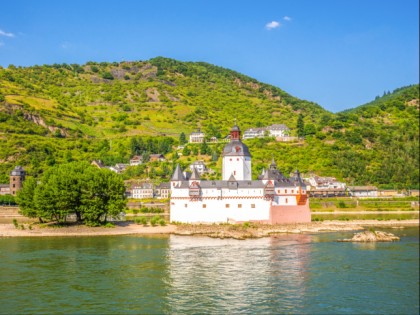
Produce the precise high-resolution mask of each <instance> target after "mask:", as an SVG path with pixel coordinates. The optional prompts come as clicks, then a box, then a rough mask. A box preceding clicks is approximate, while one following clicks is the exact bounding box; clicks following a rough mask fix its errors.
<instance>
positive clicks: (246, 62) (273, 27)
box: [0, 0, 419, 112]
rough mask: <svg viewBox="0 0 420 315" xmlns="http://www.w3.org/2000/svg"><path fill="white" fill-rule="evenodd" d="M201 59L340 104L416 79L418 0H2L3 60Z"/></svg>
mask: <svg viewBox="0 0 420 315" xmlns="http://www.w3.org/2000/svg"><path fill="white" fill-rule="evenodd" d="M156 56H164V57H169V58H174V59H177V60H181V61H205V62H208V63H212V64H215V65H218V66H222V67H225V68H229V69H232V70H235V71H238V72H241V73H243V74H246V75H249V76H251V77H254V78H256V79H257V80H260V81H262V82H265V83H268V84H272V85H275V86H278V87H280V88H281V89H283V90H285V91H286V92H288V93H290V94H292V95H293V96H296V97H299V98H301V99H306V100H309V101H313V102H316V103H318V104H320V105H321V106H322V107H324V108H326V109H327V110H330V111H333V112H337V111H340V110H344V109H348V108H353V107H356V106H359V105H362V104H364V103H366V102H369V101H371V100H373V99H374V98H375V96H377V95H382V94H383V92H384V91H392V90H394V89H395V88H399V87H402V86H406V85H410V84H417V83H419V1H418V0H260V1H256V0H253V1H248V0H230V1H229V0H223V1H222V0H211V1H210V0H202V1H200V0H179V1H175V0H154V1H140V0H137V1H134V0H133V1H124V0H120V1H88V0H84V1H79V0H72V1H56V0H54V1H47V0H44V1H29V0H28V1H21V0H13V1H2V2H1V3H0V65H1V66H3V67H7V66H8V65H9V64H14V65H16V66H31V65H35V64H38V65H41V64H52V63H79V64H83V63H85V62H87V61H111V62H112V61H123V60H126V61H129V60H147V59H150V58H153V57H156Z"/></svg>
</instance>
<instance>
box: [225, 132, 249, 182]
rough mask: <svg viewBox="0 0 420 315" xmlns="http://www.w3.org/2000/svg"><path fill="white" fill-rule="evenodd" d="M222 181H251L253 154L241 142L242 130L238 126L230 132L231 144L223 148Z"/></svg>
mask: <svg viewBox="0 0 420 315" xmlns="http://www.w3.org/2000/svg"><path fill="white" fill-rule="evenodd" d="M222 157H223V166H222V179H223V180H229V178H230V176H231V175H233V176H234V177H235V179H236V180H251V178H252V173H251V153H250V152H249V149H248V147H247V146H246V145H245V144H244V143H243V142H242V141H241V130H240V129H239V127H238V126H237V125H235V126H233V127H232V129H231V131H230V142H229V143H228V144H227V145H226V146H225V147H224V148H223V152H222Z"/></svg>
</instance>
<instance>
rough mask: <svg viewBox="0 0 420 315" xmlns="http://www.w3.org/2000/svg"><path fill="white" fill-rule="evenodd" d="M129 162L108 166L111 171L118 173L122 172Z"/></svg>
mask: <svg viewBox="0 0 420 315" xmlns="http://www.w3.org/2000/svg"><path fill="white" fill-rule="evenodd" d="M127 166H128V164H124V163H117V164H115V165H114V166H110V167H108V168H109V169H110V170H111V171H113V172H115V173H117V174H121V173H122V172H124V171H125V169H126V168H127Z"/></svg>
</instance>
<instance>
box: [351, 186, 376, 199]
mask: <svg viewBox="0 0 420 315" xmlns="http://www.w3.org/2000/svg"><path fill="white" fill-rule="evenodd" d="M348 190H349V195H350V196H352V197H378V188H377V187H375V186H351V187H348Z"/></svg>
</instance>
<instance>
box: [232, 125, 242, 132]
mask: <svg viewBox="0 0 420 315" xmlns="http://www.w3.org/2000/svg"><path fill="white" fill-rule="evenodd" d="M231 131H241V129H239V127H238V126H237V125H235V126H233V127H232V129H231Z"/></svg>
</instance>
